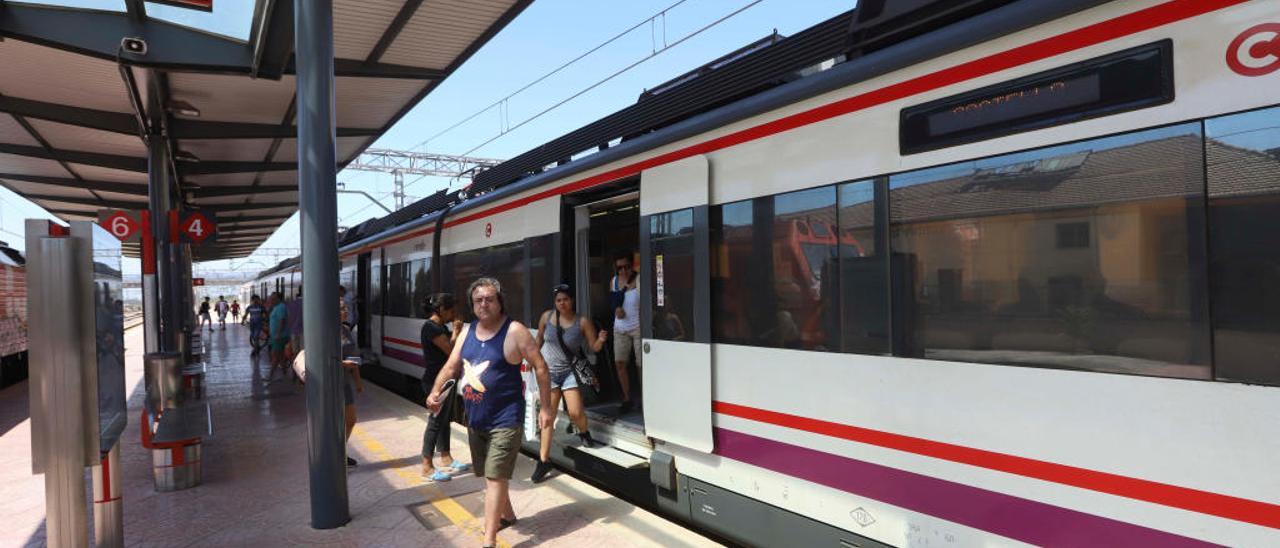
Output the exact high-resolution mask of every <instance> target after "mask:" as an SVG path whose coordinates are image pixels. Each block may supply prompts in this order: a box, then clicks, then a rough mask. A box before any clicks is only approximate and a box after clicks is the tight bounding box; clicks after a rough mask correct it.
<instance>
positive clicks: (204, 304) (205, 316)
mask: <svg viewBox="0 0 1280 548" xmlns="http://www.w3.org/2000/svg"><path fill="white" fill-rule="evenodd" d="M197 320H198V321H199V322H200V325H198V326H196V329H204V326H206V325H207V326H209V331H213V318H210V317H209V298H208V297H205V298H204V300H203V301H201V302H200V312H199V314H197Z"/></svg>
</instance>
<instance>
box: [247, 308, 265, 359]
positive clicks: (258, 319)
mask: <svg viewBox="0 0 1280 548" xmlns="http://www.w3.org/2000/svg"><path fill="white" fill-rule="evenodd" d="M266 317H267V308H266V307H265V306H262V299H261V298H259V297H258V296H257V295H253V296H252V297H250V298H249V306H248V307H247V308H245V309H244V322H243V323H246V324H248V325H249V346H250V347H252V348H253V352H252V353H251V355H256V354H257V353H258V351H259V350H262V343H261V342H259V341H261V340H262V328H263V326H264V325H265V322H264V321H263V320H265V319H266Z"/></svg>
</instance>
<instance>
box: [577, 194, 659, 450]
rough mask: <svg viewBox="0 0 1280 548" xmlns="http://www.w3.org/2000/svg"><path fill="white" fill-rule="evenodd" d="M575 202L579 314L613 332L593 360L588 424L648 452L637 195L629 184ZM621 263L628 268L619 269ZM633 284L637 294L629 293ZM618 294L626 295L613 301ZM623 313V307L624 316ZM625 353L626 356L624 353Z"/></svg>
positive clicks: (615, 442)
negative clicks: (595, 386) (595, 384)
mask: <svg viewBox="0 0 1280 548" xmlns="http://www.w3.org/2000/svg"><path fill="white" fill-rule="evenodd" d="M574 198H576V200H574V201H575V202H576V204H571V205H570V207H572V223H573V225H572V226H573V228H574V232H573V234H574V243H573V263H574V264H573V272H574V279H575V280H576V282H577V283H576V284H575V292H576V293H577V295H576V300H577V303H578V310H579V312H580V313H583V314H587V315H588V316H589V317H590V318H591V319H592V321H593V322H595V324H596V326H597V327H599V328H602V329H606V330H608V332H609V339H608V340H607V341H606V342H605V345H604V348H603V349H602V350H601V351H600V352H598V353H597V354H596V355H595V356H594V357H595V360H594V365H595V370H596V373H597V375H598V376H599V379H600V387H599V390H598V391H595V393H594V394H593V395H584V396H587V397H586V398H585V399H586V402H585V403H586V407H587V415H588V419H589V421H590V423H591V429H592V432H593V434H595V435H597V436H599V437H600V438H602V440H601V441H604V442H605V443H607V444H609V445H610V446H613V447H616V448H621V449H624V450H625V449H627V448H630V449H632V450H637V451H639V450H643V449H645V448H648V447H650V442H649V439H648V437H647V436H646V435H645V432H644V414H643V411H642V409H643V406H642V405H641V401H642V400H643V397H644V395H643V392H644V387H643V386H642V384H641V377H642V375H641V374H640V367H641V366H642V363H639V364H638V363H637V361H638V360H639V357H640V356H639V354H640V352H639V350H638V348H639V346H640V345H639V342H638V341H639V335H640V309H641V307H640V295H639V290H638V286H639V279H638V278H637V276H642V275H643V273H639V272H637V271H636V270H635V269H637V268H638V265H639V262H640V261H639V248H640V193H639V191H638V190H637V187H636V185H635V184H634V183H632V184H630V185H628V186H626V187H623V188H614V189H611V191H610V192H608V194H605V195H600V194H596V195H593V196H576V197H574ZM624 264H626V265H628V266H629V267H630V269H629V270H628V269H620V268H619V266H622V265H624ZM620 273H622V274H623V277H622V279H621V281H619V280H618V279H617V277H618V275H619V274H620ZM632 273H634V274H632ZM628 281H630V284H628ZM615 285H617V286H618V287H617V288H615V287H614V286H615ZM628 285H630V286H631V287H636V288H637V289H635V290H631V291H629V292H628V291H627V287H628ZM615 291H620V292H621V294H620V295H616V296H615ZM619 304H622V305H623V306H621V307H619V306H616V305H619ZM618 308H623V312H622V313H621V317H619V316H620V314H619V313H618ZM632 337H634V340H635V341H636V342H635V344H631V341H632ZM622 349H627V350H628V351H627V352H626V353H625V355H622V354H621V353H620V352H621V350H622ZM645 454H647V453H645Z"/></svg>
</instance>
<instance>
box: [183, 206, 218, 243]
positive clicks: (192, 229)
mask: <svg viewBox="0 0 1280 548" xmlns="http://www.w3.org/2000/svg"><path fill="white" fill-rule="evenodd" d="M178 228H179V231H180V232H181V233H182V237H183V239H185V240H187V241H189V242H191V243H193V244H201V243H204V241H205V240H207V239H209V238H211V237H212V236H213V235H214V233H215V232H217V226H216V225H214V223H213V220H212V219H210V218H209V217H208V216H207V215H205V214H204V213H201V212H199V211H196V212H192V213H188V214H187V216H186V217H185V218H183V220H182V224H181V225H179V227H178Z"/></svg>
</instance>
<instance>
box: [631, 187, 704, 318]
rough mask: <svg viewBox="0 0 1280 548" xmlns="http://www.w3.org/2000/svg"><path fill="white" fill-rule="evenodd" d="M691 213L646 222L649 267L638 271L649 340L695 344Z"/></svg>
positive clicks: (668, 214)
mask: <svg viewBox="0 0 1280 548" xmlns="http://www.w3.org/2000/svg"><path fill="white" fill-rule="evenodd" d="M693 228H694V227H693V210H692V209H682V210H679V211H673V212H670V213H660V214H657V215H653V216H651V217H650V218H649V250H650V255H649V256H650V260H649V264H647V265H645V266H644V267H643V268H641V269H640V272H639V274H640V280H641V283H644V284H648V288H649V294H650V295H651V296H652V297H651V300H652V303H651V304H652V305H653V308H652V309H653V318H652V321H653V338H655V339H659V340H667V341H696V340H698V339H697V326H696V325H695V324H694V319H693V314H694V287H693V277H694V276H693V272H694V265H693V261H694V257H693V246H694V241H693V235H694V230H693Z"/></svg>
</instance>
